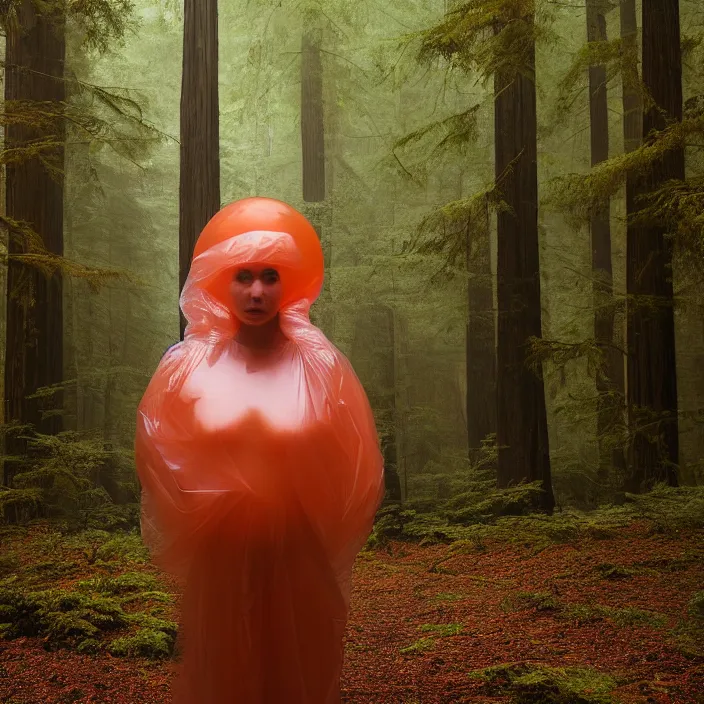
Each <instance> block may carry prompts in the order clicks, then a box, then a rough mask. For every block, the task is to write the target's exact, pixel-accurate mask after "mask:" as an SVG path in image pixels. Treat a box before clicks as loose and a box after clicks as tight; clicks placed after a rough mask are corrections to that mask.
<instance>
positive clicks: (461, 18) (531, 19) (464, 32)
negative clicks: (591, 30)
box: [413, 0, 552, 80]
mask: <svg viewBox="0 0 704 704" xmlns="http://www.w3.org/2000/svg"><path fill="white" fill-rule="evenodd" d="M536 10H538V12H539V13H540V14H539V15H538V16H536ZM545 10H546V8H544V6H543V5H541V7H540V8H536V3H535V0H468V1H466V2H463V3H461V4H459V5H458V6H457V7H456V8H454V9H452V10H450V11H448V12H447V13H445V18H444V20H443V21H442V22H440V23H439V24H438V25H436V26H435V27H432V28H431V29H428V30H426V31H424V32H422V33H420V34H419V35H416V36H414V37H413V39H420V48H419V51H418V59H419V61H420V62H421V63H423V64H432V63H434V62H435V61H437V59H438V58H442V59H445V60H446V61H447V62H448V63H449V65H450V66H451V67H453V68H457V69H459V70H461V71H463V72H472V73H474V72H476V73H478V74H479V75H480V76H481V77H482V78H483V79H484V80H488V79H489V78H491V77H492V76H494V74H496V73H499V72H500V73H502V74H504V75H505V76H506V77H507V79H509V80H510V79H513V78H514V77H516V76H517V75H519V74H526V73H528V74H529V75H530V76H532V75H533V71H534V66H533V47H534V46H535V43H536V42H538V41H547V40H550V39H551V37H552V33H550V32H549V22H547V21H543V20H546V19H547V17H544V13H545ZM496 30H498V31H496Z"/></svg>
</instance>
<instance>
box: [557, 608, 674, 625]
mask: <svg viewBox="0 0 704 704" xmlns="http://www.w3.org/2000/svg"><path fill="white" fill-rule="evenodd" d="M559 615H560V617H561V618H565V619H568V620H572V621H577V622H579V623H595V622H598V621H606V620H609V621H612V622H613V623H615V624H617V625H619V626H651V627H653V628H661V627H663V626H664V625H665V623H666V622H667V618H666V617H665V616H664V615H663V614H659V613H657V612H655V611H644V610H643V609H638V608H635V607H625V608H621V609H614V608H611V607H608V606H601V605H599V604H569V605H566V606H564V607H562V608H561V609H560V611H559Z"/></svg>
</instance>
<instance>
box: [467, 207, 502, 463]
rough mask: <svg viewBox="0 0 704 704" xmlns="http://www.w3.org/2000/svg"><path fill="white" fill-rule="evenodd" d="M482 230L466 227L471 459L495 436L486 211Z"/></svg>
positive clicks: (493, 333) (485, 209)
mask: <svg viewBox="0 0 704 704" xmlns="http://www.w3.org/2000/svg"><path fill="white" fill-rule="evenodd" d="M481 218H482V221H483V223H482V226H481V227H474V228H471V227H469V226H468V227H467V228H466V229H467V274H468V277H469V281H468V285H467V306H468V320H467V337H466V347H467V352H466V358H465V359H466V370H467V398H466V406H467V410H466V417H467V444H468V447H469V455H470V459H471V460H473V459H476V458H477V457H478V454H479V453H478V450H479V449H480V448H481V447H482V443H483V441H485V440H486V439H487V437H489V436H491V435H494V434H495V433H496V325H495V321H494V291H493V286H492V272H491V240H490V237H489V232H490V228H489V208H488V204H486V203H485V204H484V206H483V208H482V213H481Z"/></svg>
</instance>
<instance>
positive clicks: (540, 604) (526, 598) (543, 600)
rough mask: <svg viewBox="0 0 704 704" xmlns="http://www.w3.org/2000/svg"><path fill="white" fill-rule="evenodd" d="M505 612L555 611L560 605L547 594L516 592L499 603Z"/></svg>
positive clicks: (553, 597)
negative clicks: (528, 610)
mask: <svg viewBox="0 0 704 704" xmlns="http://www.w3.org/2000/svg"><path fill="white" fill-rule="evenodd" d="M501 607H502V608H503V609H504V610H505V611H508V610H511V609H517V610H518V609H534V610H535V611H557V610H558V609H559V608H560V604H559V602H558V600H557V599H556V598H555V596H554V595H552V594H548V593H547V592H518V593H516V594H512V595H511V596H509V597H506V599H504V600H503V602H502V603H501Z"/></svg>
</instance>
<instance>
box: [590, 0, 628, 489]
mask: <svg viewBox="0 0 704 704" xmlns="http://www.w3.org/2000/svg"><path fill="white" fill-rule="evenodd" d="M609 9H610V4H609V3H607V2H606V0H587V40H588V41H589V42H590V43H593V42H604V43H605V42H606V41H607V34H606V12H607V11H608V10H609ZM626 94H627V93H626V92H624V95H626ZM607 97H608V96H607V73H606V66H605V65H604V64H598V65H593V66H590V67H589V116H590V136H591V164H592V166H596V165H597V164H600V163H601V162H603V161H606V160H607V159H608V158H609V108H608V103H607ZM590 229H591V246H592V276H593V293H594V339H595V341H596V344H597V345H598V346H599V347H600V349H601V351H602V353H603V355H604V365H603V368H602V369H600V370H599V371H598V373H597V378H596V389H597V394H598V399H597V437H598V441H599V478H600V480H601V483H602V485H603V484H604V483H605V482H606V481H607V480H608V478H609V475H610V469H611V467H612V465H614V464H616V465H617V466H619V467H621V468H623V451H622V449H621V448H616V449H612V447H613V443H612V442H609V441H608V440H607V436H608V435H609V434H611V435H613V434H614V430H615V428H617V427H618V426H620V425H621V415H622V412H621V409H622V405H623V399H624V394H625V389H624V360H623V356H622V354H621V352H619V351H618V349H617V346H616V345H615V344H614V342H615V330H614V323H615V312H616V311H615V300H614V290H613V264H612V253H611V201H610V200H609V199H608V198H607V199H604V201H603V204H602V207H601V208H600V209H599V210H598V211H597V212H595V213H593V214H592V216H591V222H590Z"/></svg>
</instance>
